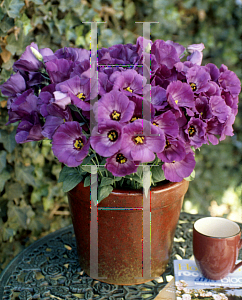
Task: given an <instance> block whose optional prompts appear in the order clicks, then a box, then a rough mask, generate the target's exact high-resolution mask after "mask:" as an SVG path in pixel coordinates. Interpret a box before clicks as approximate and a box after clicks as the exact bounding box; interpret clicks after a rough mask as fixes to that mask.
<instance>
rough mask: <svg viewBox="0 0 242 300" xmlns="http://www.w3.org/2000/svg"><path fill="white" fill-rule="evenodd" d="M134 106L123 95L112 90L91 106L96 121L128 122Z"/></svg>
mask: <svg viewBox="0 0 242 300" xmlns="http://www.w3.org/2000/svg"><path fill="white" fill-rule="evenodd" d="M134 107H135V104H134V102H133V101H130V100H129V98H128V97H127V96H125V95H124V93H122V92H119V91H117V90H112V91H111V92H110V93H107V94H104V95H103V96H102V97H101V99H100V100H99V101H98V102H96V103H95V104H94V106H93V111H94V114H95V119H96V121H98V122H100V121H101V120H102V119H105V120H113V121H119V122H129V121H130V119H131V118H132V116H133V113H134Z"/></svg>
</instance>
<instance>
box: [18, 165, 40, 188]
mask: <svg viewBox="0 0 242 300" xmlns="http://www.w3.org/2000/svg"><path fill="white" fill-rule="evenodd" d="M34 169H35V167H34V166H28V167H25V166H21V167H20V166H15V174H16V179H17V180H18V181H20V182H22V181H23V182H24V183H26V184H29V185H31V186H36V184H35V179H34V176H33V175H32V173H33V171H34Z"/></svg>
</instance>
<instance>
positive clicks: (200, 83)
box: [186, 65, 211, 94]
mask: <svg viewBox="0 0 242 300" xmlns="http://www.w3.org/2000/svg"><path fill="white" fill-rule="evenodd" d="M186 78H187V82H188V83H189V84H190V86H191V88H192V90H193V92H194V93H196V94H199V93H201V92H206V91H207V90H208V89H209V80H210V79H211V77H210V75H209V73H208V72H207V69H206V68H205V67H202V66H197V65H194V66H193V67H191V68H190V69H189V70H188V71H187V73H186Z"/></svg>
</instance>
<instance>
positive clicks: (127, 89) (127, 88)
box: [124, 86, 133, 93]
mask: <svg viewBox="0 0 242 300" xmlns="http://www.w3.org/2000/svg"><path fill="white" fill-rule="evenodd" d="M124 90H125V91H128V92H130V93H133V90H132V89H131V88H130V86H128V87H126V88H125V89H124Z"/></svg>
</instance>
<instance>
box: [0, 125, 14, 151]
mask: <svg viewBox="0 0 242 300" xmlns="http://www.w3.org/2000/svg"><path fill="white" fill-rule="evenodd" d="M15 134H16V130H13V131H12V132H11V133H8V132H7V131H3V132H2V137H1V139H2V143H3V146H4V148H5V149H6V150H7V151H8V152H9V153H12V152H13V150H14V148H15V146H16V141H15Z"/></svg>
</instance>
